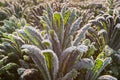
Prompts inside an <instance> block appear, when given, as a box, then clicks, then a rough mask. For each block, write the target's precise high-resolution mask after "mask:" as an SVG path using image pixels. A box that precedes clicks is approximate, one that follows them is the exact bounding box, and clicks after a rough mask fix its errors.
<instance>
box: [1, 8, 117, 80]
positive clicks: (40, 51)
mask: <svg viewBox="0 0 120 80" xmlns="http://www.w3.org/2000/svg"><path fill="white" fill-rule="evenodd" d="M40 18H41V21H40V23H41V24H42V25H43V26H41V27H42V28H43V29H42V30H40V29H39V28H35V27H31V26H24V27H23V28H21V29H18V30H16V31H14V32H13V33H12V34H7V33H6V34H3V36H4V38H3V40H4V41H3V43H1V46H0V49H1V54H2V55H3V57H2V58H1V67H0V70H4V72H7V73H6V74H8V75H7V76H9V77H10V78H11V76H18V75H19V76H20V77H17V79H20V80H28V79H29V80H30V79H33V77H34V79H35V80H41V79H42V80H96V79H97V78H98V77H99V76H100V73H101V72H102V71H103V69H104V68H105V67H106V66H107V65H108V64H110V62H111V58H110V57H107V56H104V55H102V54H100V55H98V56H97V58H96V59H94V58H93V57H92V56H93V55H94V51H95V48H94V46H93V43H91V42H90V40H88V39H85V33H86V32H87V30H88V29H89V28H90V27H91V23H88V24H86V25H85V26H83V27H81V26H80V23H81V21H82V20H81V18H78V17H77V16H76V14H75V10H71V9H66V8H63V9H62V11H61V12H53V11H52V9H51V7H49V6H47V8H46V13H44V14H43V16H40ZM13 56H15V57H17V58H16V60H17V62H15V60H13V59H11V61H9V58H10V57H13ZM5 57H7V58H8V59H7V60H8V62H6V63H4V58H5ZM12 63H13V64H12ZM14 63H15V64H14ZM8 64H12V65H14V66H16V68H14V69H15V70H17V72H18V73H17V75H14V74H13V73H16V72H11V71H9V70H7V69H6V68H4V67H6V66H8ZM31 68H32V69H31ZM8 69H9V68H8ZM10 70H11V67H10ZM27 71H28V74H29V75H28V74H27ZM1 73H2V71H1ZM36 74H37V75H36ZM3 75H5V73H2V74H0V78H1V79H4V80H5V79H6V78H5V77H2V76H3ZM31 75H32V76H33V77H32V78H30V76H31ZM103 78H105V79H107V78H108V79H111V78H112V79H113V80H117V79H116V78H114V77H112V76H107V75H106V76H101V77H100V78H98V80H102V79H103ZM17 79H15V78H14V80H17Z"/></svg>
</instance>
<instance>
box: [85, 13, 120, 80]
mask: <svg viewBox="0 0 120 80" xmlns="http://www.w3.org/2000/svg"><path fill="white" fill-rule="evenodd" d="M91 23H92V25H93V27H91V28H90V29H89V31H88V32H89V33H88V34H87V35H88V38H89V39H91V41H93V42H95V43H96V44H95V46H96V48H97V49H98V51H100V52H101V51H102V52H103V53H104V55H106V56H111V57H112V63H111V65H110V66H109V67H108V68H107V70H105V73H108V74H112V75H114V76H116V77H117V78H118V79H120V77H119V75H120V72H119V70H120V67H119V60H120V57H119V56H120V52H119V49H120V43H119V42H120V17H119V15H117V16H114V15H113V16H111V15H104V16H101V17H98V18H96V19H95V20H92V21H91Z"/></svg>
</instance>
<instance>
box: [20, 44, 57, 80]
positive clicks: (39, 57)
mask: <svg viewBox="0 0 120 80" xmlns="http://www.w3.org/2000/svg"><path fill="white" fill-rule="evenodd" d="M22 48H24V49H28V50H29V51H30V54H29V55H30V57H31V58H32V60H33V61H34V63H35V64H36V65H37V66H38V68H39V70H40V71H41V74H42V75H43V78H44V79H45V80H55V78H56V74H57V72H58V67H59V63H58V58H57V56H56V54H55V53H54V52H53V51H52V50H44V51H41V50H40V49H39V48H38V47H36V46H34V45H27V44H26V45H23V46H22Z"/></svg>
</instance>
